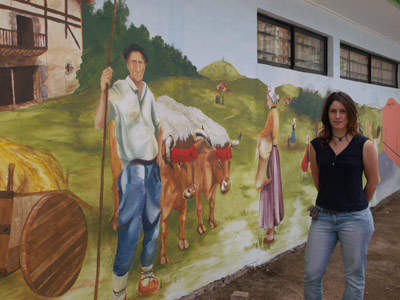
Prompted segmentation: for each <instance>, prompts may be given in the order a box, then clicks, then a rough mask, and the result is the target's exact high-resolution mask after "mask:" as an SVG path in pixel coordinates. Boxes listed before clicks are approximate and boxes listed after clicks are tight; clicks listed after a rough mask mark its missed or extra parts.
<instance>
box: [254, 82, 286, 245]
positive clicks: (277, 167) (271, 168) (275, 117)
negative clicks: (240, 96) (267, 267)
mask: <svg viewBox="0 0 400 300" xmlns="http://www.w3.org/2000/svg"><path fill="white" fill-rule="evenodd" d="M266 94H267V105H268V108H269V112H268V117H267V121H266V122H265V126H264V128H263V129H262V130H261V132H260V134H259V135H258V139H257V151H256V159H258V164H259V166H258V171H257V175H256V188H257V189H261V192H260V212H259V224H260V227H261V228H264V229H265V230H266V236H265V237H264V239H263V243H264V244H267V243H272V242H273V241H274V239H275V238H274V236H275V226H278V225H279V224H280V222H281V221H282V220H283V217H284V207H283V194H282V179H281V163H280V159H279V151H278V134H279V113H278V111H277V109H276V104H278V102H279V95H277V94H276V93H275V89H274V88H273V87H272V86H269V87H268V89H267V93H266ZM266 141H267V142H266ZM268 143H269V144H270V145H271V146H272V147H268V146H263V145H266V144H268ZM267 149H268V150H267ZM263 165H265V167H263ZM260 172H262V174H259V173H260ZM261 175H262V176H263V178H264V179H265V181H264V182H263V183H262V181H261V180H258V178H260V177H261ZM260 182H261V183H260Z"/></svg>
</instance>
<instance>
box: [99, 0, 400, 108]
mask: <svg viewBox="0 0 400 300" xmlns="http://www.w3.org/2000/svg"><path fill="white" fill-rule="evenodd" d="M97 4H98V5H101V3H97ZM127 5H128V7H129V8H130V13H131V15H130V20H131V21H132V22H133V23H134V24H135V25H136V26H140V25H141V24H144V25H145V26H146V27H147V28H148V30H149V32H150V35H151V36H155V35H160V36H161V37H162V38H163V39H164V41H165V42H167V43H169V44H173V45H174V46H175V47H176V48H178V49H179V50H181V51H182V52H183V53H184V54H185V55H187V56H188V58H189V59H190V61H192V63H194V65H196V66H197V68H198V69H199V70H200V69H202V68H203V67H205V66H206V65H208V64H209V63H212V62H213V61H216V60H221V59H222V58H224V59H225V60H226V61H229V62H230V63H232V64H233V65H234V66H235V68H236V69H237V70H238V71H239V72H240V73H241V74H242V75H245V76H247V77H250V78H259V79H260V80H262V81H263V82H264V83H266V84H273V85H275V86H279V85H280V84H283V83H291V84H293V85H296V86H301V87H308V86H309V87H310V88H313V89H316V90H319V91H320V92H321V93H323V92H324V91H325V90H327V89H331V90H337V89H340V90H343V91H345V92H347V93H349V94H350V95H351V96H352V97H353V98H354V99H355V100H356V101H357V102H359V103H360V104H371V103H377V102H378V103H379V106H383V105H384V104H385V103H386V101H387V99H388V98H390V97H395V98H397V99H400V90H399V89H394V88H388V87H382V86H378V85H372V84H365V83H359V82H355V81H350V80H345V79H340V64H339V63H340V42H341V41H343V42H345V43H347V44H350V45H353V46H355V47H358V48H361V49H363V50H365V51H367V52H371V53H375V54H378V55H380V56H383V57H386V58H389V59H392V60H395V61H400V44H399V43H396V42H394V41H391V40H389V39H387V38H384V37H383V36H381V35H379V34H374V33H373V32H371V31H369V30H367V29H366V28H363V27H361V26H360V25H357V24H355V23H354V22H352V21H351V20H348V19H346V18H344V17H341V16H339V15H337V14H333V13H331V12H330V11H327V10H325V9H323V8H321V7H319V6H316V5H314V4H313V3H312V2H309V1H306V0H280V1H273V0H247V1H241V0H191V1H185V0H169V1H165V0H151V1H140V0H130V1H127ZM360 9H362V8H360ZM258 11H259V12H262V13H265V14H267V15H269V16H271V17H274V18H276V19H280V20H282V21H285V22H288V23H291V24H293V25H297V26H299V27H302V28H305V29H309V30H311V31H314V32H316V33H319V34H321V35H324V36H327V37H328V39H329V42H328V45H329V49H330V52H329V55H328V67H329V69H328V76H322V75H315V74H310V73H304V72H299V71H293V70H288V69H283V68H279V67H273V66H270V65H265V64H258V63H257V12H258ZM396 95H398V96H396Z"/></svg>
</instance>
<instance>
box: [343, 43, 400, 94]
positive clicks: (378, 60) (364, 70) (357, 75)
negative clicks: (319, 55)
mask: <svg viewBox="0 0 400 300" xmlns="http://www.w3.org/2000/svg"><path fill="white" fill-rule="evenodd" d="M340 77H341V78H345V79H351V80H356V81H361V82H367V83H373V84H379V85H385V86H390V87H397V63H396V62H395V61H392V60H389V59H386V58H383V57H379V56H376V55H373V54H371V53H368V52H365V51H363V50H360V49H357V48H354V47H351V46H348V45H346V44H341V45H340Z"/></svg>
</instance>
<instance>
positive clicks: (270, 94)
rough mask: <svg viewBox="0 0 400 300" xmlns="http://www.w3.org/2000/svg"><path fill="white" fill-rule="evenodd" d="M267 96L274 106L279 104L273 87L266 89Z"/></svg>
mask: <svg viewBox="0 0 400 300" xmlns="http://www.w3.org/2000/svg"><path fill="white" fill-rule="evenodd" d="M267 92H268V95H269V96H270V97H271V100H272V102H273V103H274V104H277V103H278V102H279V95H278V94H277V93H276V92H275V88H274V86H273V85H269V86H268V89H267Z"/></svg>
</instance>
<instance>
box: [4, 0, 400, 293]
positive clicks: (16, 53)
mask: <svg viewBox="0 0 400 300" xmlns="http://www.w3.org/2000/svg"><path fill="white" fill-rule="evenodd" d="M36 2H37V3H36ZM36 2H35V5H36V6H40V8H38V7H36V6H35V5H33V2H29V3H26V2H25V1H16V0H15V1H7V4H2V5H1V6H0V14H1V15H2V16H7V17H6V18H1V21H0V24H1V25H0V30H2V31H4V32H11V33H9V35H10V36H15V38H14V40H13V41H12V42H11V41H10V40H8V41H5V40H1V39H0V76H1V81H0V88H1V90H2V91H5V92H4V93H2V96H0V110H1V112H0V128H1V131H0V226H1V233H0V295H1V299H5V300H8V299H13V300H25V299H30V300H31V299H43V297H44V296H45V297H60V298H59V299H91V298H92V297H93V293H94V288H95V276H96V267H97V257H96V244H97V238H98V232H97V226H98V214H99V212H98V207H99V203H98V202H99V200H98V191H99V189H100V169H101V143H102V133H101V130H96V129H95V127H94V125H93V120H94V118H93V115H94V113H95V110H96V107H97V105H98V102H99V97H100V78H101V76H102V72H103V70H104V69H105V68H106V55H107V48H108V39H109V37H108V35H107V34H106V33H108V32H109V27H110V24H111V21H112V12H113V4H112V3H111V1H105V2H104V4H103V3H101V4H98V6H94V4H91V3H86V2H85V1H75V2H74V1H68V5H65V3H67V2H66V1H55V2H54V4H51V5H52V6H51V7H47V6H46V3H49V6H50V3H51V2H52V1H49V2H47V1H42V2H41V1H36ZM56 2H57V3H56ZM87 2H90V1H87ZM9 3H10V4H9ZM34 9H41V10H42V11H43V18H39V17H37V16H36V14H35V15H31V16H29V12H31V11H33V10H34ZM80 9H82V15H80ZM10 11H11V12H12V13H10ZM46 11H47V13H49V14H50V13H51V14H52V15H51V18H50V17H48V18H46V13H45V12H46ZM58 12H59V13H58ZM61 13H62V15H63V16H64V17H62V18H61V17H60V18H61V19H62V22H61V20H58V19H57V20H58V21H56V20H55V19H56V17H54V15H59V16H61V15H60V14H61ZM132 13H133V12H130V11H129V9H128V6H127V4H126V2H125V1H119V2H118V7H117V19H116V23H115V34H114V39H113V48H112V52H111V68H112V70H113V73H112V77H111V75H109V76H110V77H109V78H111V80H110V83H111V86H114V88H113V91H112V92H110V97H111V98H110V99H111V101H116V102H118V101H120V100H121V99H119V100H118V99H117V100H115V99H116V98H115V97H117V96H118V95H119V94H118V93H119V90H118V88H121V89H123V90H125V91H126V89H125V87H124V85H123V84H124V83H123V82H125V81H128V79H126V78H127V76H128V74H129V66H128V65H127V63H126V61H125V59H124V57H123V56H122V52H123V50H124V49H125V48H126V47H127V46H128V45H129V44H132V43H135V44H139V45H140V46H141V47H142V48H143V50H144V52H145V53H146V55H147V58H148V61H147V63H143V62H142V63H143V64H142V66H144V69H141V70H142V73H141V76H143V80H144V81H145V82H146V84H145V85H144V86H143V90H146V91H147V93H145V94H146V97H150V96H152V97H151V99H150V100H149V101H150V103H151V104H152V105H153V104H154V111H157V116H158V117H157V116H156V115H152V117H150V119H151V122H152V123H153V127H154V128H153V131H152V133H151V134H152V137H154V140H155V141H156V142H155V143H156V145H157V147H156V148H157V149H159V151H158V155H157V157H156V160H157V166H158V168H159V169H160V179H161V187H160V190H159V193H160V195H159V196H158V197H159V198H160V202H159V207H158V209H154V210H152V212H150V213H148V211H147V213H148V214H147V215H146V216H145V215H142V214H141V215H140V216H141V217H142V218H145V217H147V218H148V219H149V220H150V219H152V218H153V219H154V220H152V222H150V221H149V222H148V223H149V224H150V223H151V224H150V225H151V226H150V225H149V224H146V226H143V230H142V227H141V224H140V222H137V221H138V218H135V221H136V223H138V224H136V225H135V226H136V227H135V228H136V230H135V232H136V236H135V239H134V242H132V243H131V245H130V247H131V248H132V247H133V249H134V250H132V251H127V250H126V249H127V247H125V246H123V245H122V243H121V244H120V246H119V247H120V250H117V248H118V244H119V240H121V232H123V230H121V228H120V226H121V225H122V223H121V222H120V221H118V214H119V209H120V207H121V206H123V205H124V203H126V202H127V201H128V200H127V199H126V198H124V197H125V196H124V194H123V193H121V190H122V189H124V190H125V191H126V189H125V188H122V185H123V184H126V182H127V181H124V180H125V179H126V178H127V177H129V176H131V175H132V176H136V175H137V174H138V173H137V174H136V173H135V172H136V171H132V170H131V171H132V172H131V171H130V173H129V172H127V171H126V170H127V168H126V166H127V165H129V166H131V164H130V163H129V162H127V161H126V159H125V156H123V155H122V154H123V153H122V148H121V145H120V143H121V139H120V138H121V137H120V136H118V135H120V134H121V131H118V129H117V130H116V128H120V126H121V120H119V119H118V118H115V121H113V122H110V123H109V124H108V126H109V127H108V145H109V147H108V149H107V155H106V157H105V159H106V164H105V165H106V167H105V190H104V212H103V215H104V220H107V221H108V220H109V222H103V227H102V228H101V229H102V231H101V233H102V243H101V260H100V281H99V290H98V298H99V299H111V298H112V295H113V287H114V290H115V286H116V285H117V286H119V287H120V289H118V291H119V292H121V293H120V295H116V296H119V298H121V299H123V298H124V292H125V291H126V293H127V299H140V298H142V297H143V296H141V294H151V295H149V296H146V299H177V298H179V297H181V296H184V295H186V294H189V293H190V292H192V291H194V290H196V289H198V288H200V287H202V286H204V285H206V284H207V283H209V282H212V281H214V280H217V279H220V278H221V277H224V276H227V275H228V274H232V273H234V272H236V271H238V270H239V269H241V268H243V267H244V266H246V265H257V264H261V263H263V262H266V261H268V260H270V259H272V258H273V257H275V256H276V255H278V254H279V253H282V252H283V251H285V250H287V249H290V248H293V247H295V246H297V245H299V244H301V243H303V242H304V241H305V238H306V235H307V230H308V228H309V223H310V218H309V217H308V213H307V208H308V207H309V206H310V205H311V204H313V203H314V201H315V197H316V190H315V188H314V185H313V182H312V178H311V173H310V171H309V169H310V168H309V151H310V141H311V140H312V139H313V138H314V137H316V136H317V134H318V131H319V129H320V127H321V123H320V121H319V117H320V112H321V108H322V105H323V102H324V99H325V98H326V96H327V95H328V94H329V93H330V90H336V89H338V87H337V86H335V85H332V86H328V87H326V88H324V89H317V88H315V87H313V86H312V85H310V84H307V83H305V84H304V85H303V86H296V85H295V84H294V83H293V82H292V81H291V80H290V79H287V78H278V79H277V78H276V76H275V75H274V74H271V77H265V78H250V77H247V76H245V75H242V74H240V73H239V71H238V70H237V69H236V67H235V65H234V63H233V62H229V61H228V60H227V59H226V57H229V56H228V55H230V54H229V48H227V49H226V50H224V51H226V55H224V57H220V58H219V59H214V58H210V59H209V61H208V63H207V64H206V65H204V67H202V68H199V70H198V69H197V68H198V67H197V65H198V64H196V65H195V63H194V62H192V61H191V60H190V59H189V57H190V55H191V53H183V52H182V51H181V50H180V48H179V47H175V46H173V45H170V44H167V43H166V42H164V40H163V37H161V36H153V37H151V36H152V35H151V32H149V29H148V28H147V27H146V26H145V25H146V24H144V25H141V26H135V25H134V24H132V23H131V21H130V19H129V17H130V15H131V14H132ZM19 15H21V16H23V17H25V18H31V20H28V21H26V20H25V19H23V18H22V19H21V18H18V16H19ZM35 18H36V19H35ZM18 19H21V20H25V21H26V22H25V23H29V22H32V24H33V26H32V28H31V27H29V26H28V29H29V28H31V29H32V30H31V29H29V30H28V29H26V30H25V29H24V30H22V29H21V30H20V29H18V26H23V25H18V24H22V23H23V22H24V21H21V22H22V23H19V21H18ZM52 22H53V23H54V24H53V23H52ZM29 24H30V23H29ZM50 24H51V25H50ZM57 26H59V27H57ZM78 26H82V36H80V35H79V33H78V32H79V30H76V29H79V28H80V27H78ZM52 30H54V31H52ZM21 31H23V32H26V31H28V32H30V33H29V34H28V33H26V34H25V33H24V34H21V33H20V32H21ZM24 35H29V36H30V37H33V41H34V43H36V39H38V38H39V37H40V36H42V35H43V36H44V38H41V39H43V41H46V43H47V44H43V45H42V46H40V45H36V44H34V45H32V43H31V42H32V38H31V39H30V41H31V42H30V43H31V44H29V45H26V44H25V42H24V43H22V42H21V43H22V44H21V43H19V42H18V37H19V36H24ZM193 35H196V31H193ZM10 43H11V44H10ZM12 43H14V44H12ZM11 46H12V47H11ZM78 46H79V47H78ZM61 48H64V49H61ZM72 48H73V49H74V50H73V51H72V50H71V49H72ZM204 52H206V53H205V54H207V55H209V57H214V50H213V49H212V47H210V48H208V49H206V50H204ZM23 53H25V54H23ZM26 53H28V56H26ZM134 53H135V52H134ZM58 54H59V55H58ZM10 57H13V59H10ZM60 58H63V60H60ZM64 58H65V60H64ZM142 58H143V57H141V56H139V57H138V58H137V59H136V61H135V63H137V62H138V61H140V60H141V59H142ZM53 59H54V60H55V61H58V62H59V63H58V64H57V66H56V63H55V62H54V61H53ZM143 61H144V62H145V60H143ZM68 62H69V63H70V64H68ZM22 67H24V68H28V69H29V70H31V71H29V72H28V71H24V72H26V74H25V75H23V76H25V77H23V76H22V75H21V76H22V77H18V76H19V75H15V74H17V73H18V71H19V70H20V69H19V68H22ZM127 67H128V68H127ZM28 69H26V70H28ZM21 70H22V69H21ZM14 72H15V73H14ZM296 74H297V73H296ZM28 75H29V76H28ZM13 76H17V77H14V78H20V79H21V80H22V78H24V79H23V82H25V83H26V86H27V88H26V90H28V89H29V93H28V94H24V95H25V96H23V97H22V96H21V97H22V98H19V96H17V95H19V94H18V93H22V91H23V90H24V88H25V86H24V85H23V84H15V82H14V84H13V83H12V80H11V78H13ZM296 76H306V75H303V74H302V73H300V72H298V75H296ZM4 78H5V79H4ZM3 79H4V80H3ZM78 82H79V87H78ZM277 82H279V84H277ZM305 82H307V80H305ZM127 84H128V85H129V84H130V83H129V82H128V83H127ZM135 86H136V85H135ZM346 92H348V93H349V94H351V90H350V91H346ZM24 93H25V92H24ZM138 94H139V95H141V94H142V93H141V92H139V93H138ZM116 95H117V96H116ZM397 95H398V93H397V94H396V95H393V97H395V98H396V97H397ZM114 96H115V97H114ZM393 97H392V98H390V99H380V102H381V103H383V102H385V103H386V105H385V106H383V107H372V106H368V105H365V104H364V103H365V101H364V102H363V104H357V108H358V112H359V118H360V129H362V130H363V134H364V135H366V136H368V137H369V138H370V139H371V140H373V142H374V145H375V147H376V149H377V150H378V151H377V152H378V159H379V171H380V178H381V181H380V183H379V185H378V189H377V191H376V194H375V196H374V199H373V201H371V206H374V205H376V204H377V203H379V201H380V200H381V199H383V198H384V197H386V196H387V195H389V194H391V193H392V192H394V191H396V190H398V188H399V185H398V182H400V156H399V153H400V149H399V148H398V144H396V140H398V138H399V137H398V136H399V134H400V123H399V121H398V118H396V116H398V114H399V104H398V101H399V100H400V99H397V98H396V99H395V98H393ZM47 98H53V99H52V100H49V101H47ZM117 98H118V97H117ZM122 98H123V97H122ZM18 99H22V100H18ZM45 100H46V101H45ZM355 100H357V99H355ZM123 101H124V100H123V99H122V100H121V103H122V102H123ZM19 102H23V103H22V104H23V105H20V104H21V103H19ZM367 102H369V101H367ZM371 102H372V99H371ZM121 103H120V104H121ZM120 104H118V105H120ZM113 105H114V104H113ZM116 105H117V104H116ZM119 107H120V108H121V107H122V108H123V107H124V105H122V104H121V105H120V106H119ZM151 107H153V106H151ZM125 108H126V107H125ZM111 110H112V113H114V114H116V109H115V107H113V108H111ZM127 111H128V110H125V109H122V110H121V111H120V113H122V114H124V113H126V112H127ZM100 127H101V126H100ZM160 128H162V130H161V129H160ZM142 133H143V132H140V131H138V132H137V134H138V137H137V140H138V141H142V140H143V139H144V138H148V136H149V135H142V136H140V134H142ZM157 137H158V139H157ZM154 140H153V142H154ZM135 142H136V141H135ZM154 149H155V148H154ZM156 152H157V151H156ZM153 158H154V155H153V156H152V157H149V160H152V159H153ZM133 165H135V164H132V166H133ZM109 166H110V167H109ZM131 168H133V167H129V168H128V169H131ZM122 170H124V171H122ZM146 170H147V166H146ZM121 171H122V173H123V174H125V175H124V176H125V177H126V178H125V177H124V176H122V177H121V178H120V174H121ZM153 171H154V170H153ZM153 171H149V172H150V173H151V172H153ZM138 172H139V171H138ZM128 173H129V174H128ZM139 177H140V176H139ZM155 177H157V176H155ZM126 180H127V179H126ZM127 186H128V185H126V187H127ZM154 186H155V187H154V190H157V186H158V185H157V184H155V185H154ZM127 188H128V187H127ZM148 205H150V204H148ZM154 207H155V208H157V203H156V204H155V205H154ZM154 207H153V206H152V208H154ZM154 211H156V213H155V212H154ZM158 216H159V217H158ZM157 218H158V219H157ZM158 222H159V223H158ZM150 227H151V229H149V228H150ZM149 230H150V231H151V233H152V234H149ZM116 231H117V232H118V233H117V232H116ZM142 231H143V233H142ZM149 236H151V240H152V246H151V247H150V248H152V249H151V251H149V252H146V251H148V250H149V249H148V247H149V246H148V245H149V239H150V238H149ZM133 244H134V245H133ZM136 244H137V247H136ZM117 251H119V252H121V253H122V254H121V255H122V256H123V255H125V254H129V256H130V257H129V258H128V259H127V261H129V264H128V266H127V265H126V264H124V266H123V267H124V268H125V269H124V270H123V271H120V273H119V274H117V275H118V276H119V277H123V278H115V277H114V278H113V269H114V271H115V264H114V262H115V260H116V253H117ZM127 252H129V253H127ZM150 252H151V253H150ZM135 253H136V255H134V256H133V254H135ZM140 253H150V254H149V257H141V255H140ZM147 267H148V268H147ZM127 269H129V272H128V273H127V274H129V278H126V276H125V277H124V275H125V274H126V273H125V272H126V270H127ZM153 277H154V278H157V281H158V283H157V286H156V288H154V289H153V288H146V286H147V287H149V284H151V282H153ZM143 280H144V281H143ZM113 281H114V282H113ZM125 283H126V290H125V289H124V286H125ZM118 291H116V292H118ZM119 298H118V297H117V298H115V299H119Z"/></svg>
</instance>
